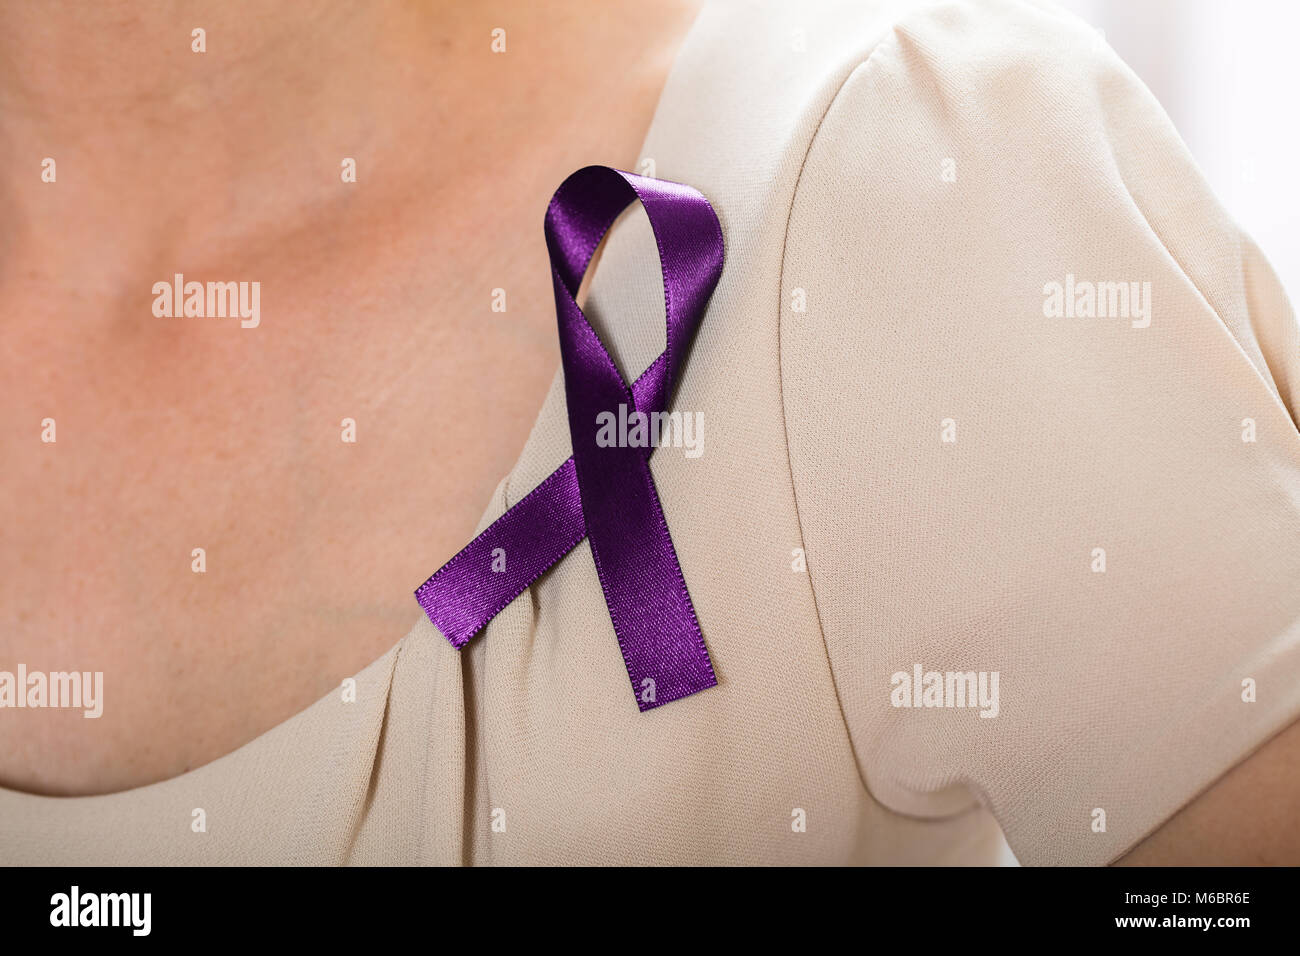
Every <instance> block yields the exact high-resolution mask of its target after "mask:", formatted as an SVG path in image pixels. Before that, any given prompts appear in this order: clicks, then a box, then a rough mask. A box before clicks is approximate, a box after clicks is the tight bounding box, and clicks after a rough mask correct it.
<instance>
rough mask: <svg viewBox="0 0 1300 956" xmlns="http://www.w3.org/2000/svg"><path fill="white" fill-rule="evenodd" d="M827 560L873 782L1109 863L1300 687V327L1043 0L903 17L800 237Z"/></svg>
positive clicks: (803, 510)
mask: <svg viewBox="0 0 1300 956" xmlns="http://www.w3.org/2000/svg"><path fill="white" fill-rule="evenodd" d="M782 296H783V300H782V306H781V317H780V343H781V389H782V396H783V402H784V409H785V415H786V430H787V439H788V443H789V453H790V466H791V471H792V476H793V481H794V487H795V498H796V502H797V507H798V514H799V521H800V530H801V534H802V536H803V546H804V548H805V551H806V556H807V569H808V573H809V575H810V576H811V583H812V585H813V591H814V594H815V597H816V604H817V609H818V615H819V617H820V621H821V625H822V628H823V633H824V636H825V640H826V643H827V648H828V652H829V654H830V658H831V662H832V670H833V673H834V677H835V683H836V690H837V693H838V694H839V697H840V702H841V706H842V707H843V709H844V713H845V718H846V720H847V722H848V725H849V728H850V734H851V737H852V741H853V745H854V752H855V756H856V758H857V760H858V762H859V765H860V769H861V771H862V774H863V777H864V779H865V780H866V782H867V785H868V787H869V788H870V790H871V791H872V793H873V794H874V795H875V797H876V798H877V799H878V800H879V801H881V802H882V803H884V804H886V805H887V806H889V807H891V808H893V809H894V810H897V811H899V812H901V813H906V814H911V815H916V816H931V817H940V816H946V815H950V814H954V813H957V812H959V811H961V810H962V809H964V808H965V807H968V806H970V805H971V804H972V803H975V802H981V803H983V804H985V805H986V806H988V807H989V808H990V809H991V810H992V811H993V813H994V815H995V816H996V817H997V819H998V821H999V822H1000V824H1001V826H1002V828H1003V830H1004V832H1005V833H1006V835H1007V838H1008V842H1009V843H1010V845H1011V847H1012V849H1013V850H1014V852H1015V853H1016V855H1017V857H1018V858H1019V859H1020V860H1021V862H1022V863H1026V864H1103V863H1107V862H1110V861H1112V860H1114V859H1116V858H1117V857H1119V856H1121V855H1122V854H1123V853H1124V852H1126V851H1127V850H1128V849H1129V848H1130V847H1131V846H1132V845H1133V844H1134V843H1136V842H1137V841H1138V840H1140V839H1141V838H1142V837H1143V836H1145V835H1146V834H1148V833H1149V832H1151V831H1152V830H1154V829H1155V828H1157V827H1158V826H1159V825H1160V824H1161V823H1162V822H1164V821H1165V820H1166V819H1168V818H1169V817H1170V816H1171V815H1173V814H1174V813H1175V812H1176V811H1177V810H1178V809H1179V808H1180V807H1181V806H1183V805H1184V804H1186V803H1187V802H1188V801H1190V800H1191V799H1192V798H1193V797H1195V796H1196V795H1197V794H1198V793H1199V792H1200V791H1202V790H1203V789H1205V788H1206V787H1208V786H1209V785H1210V784H1211V783H1213V782H1214V781H1215V779H1217V778H1218V777H1219V776H1221V775H1222V774H1223V773H1224V772H1225V771H1227V770H1228V769H1229V768H1231V767H1232V766H1233V765H1234V764H1236V763H1237V762H1239V761H1240V760H1241V759H1243V758H1244V757H1246V756H1247V755H1248V754H1249V753H1250V752H1251V751H1252V750H1253V749H1255V748H1257V747H1258V746H1259V745H1261V744H1263V743H1264V742H1265V741H1266V740H1267V739H1268V738H1269V737H1271V736H1272V735H1274V734H1275V733H1277V732H1278V731H1280V730H1282V729H1283V728H1284V727H1285V726H1287V725H1288V724H1289V723H1290V722H1292V721H1293V720H1295V719H1296V718H1297V715H1298V714H1300V434H1298V433H1297V428H1296V420H1297V419H1296V413H1297V408H1298V407H1300V405H1298V403H1300V335H1298V333H1297V326H1296V321H1295V316H1294V314H1293V312H1292V310H1291V308H1290V306H1289V305H1288V303H1287V301H1286V297H1285V295H1284V294H1283V292H1282V290H1281V288H1280V286H1279V284H1278V281H1277V279H1276V278H1275V276H1274V275H1273V273H1272V272H1271V270H1270V268H1269V266H1268V265H1267V263H1266V262H1265V260H1264V258H1263V256H1262V255H1261V254H1260V252H1259V250H1258V249H1257V248H1256V247H1255V246H1254V245H1253V244H1252V243H1251V241H1250V240H1249V239H1248V238H1247V237H1246V236H1244V235H1243V234H1242V232H1241V231H1240V229H1239V228H1238V227H1237V226H1236V225H1235V224H1234V223H1233V222H1232V221H1231V219H1230V218H1229V217H1228V216H1227V215H1226V214H1225V212H1224V210H1223V209H1222V208H1221V207H1220V205H1219V203H1218V202H1217V201H1216V199H1215V198H1214V196H1213V195H1212V193H1211V191H1210V189H1209V187H1208V185H1207V184H1206V182H1205V181H1204V179H1203V178H1202V176H1201V174H1200V173H1199V171H1198V170H1197V168H1196V166H1195V164H1194V162H1193V160H1192V158H1191V156H1190V155H1189V154H1188V151H1187V149H1186V147H1185V146H1184V144H1183V143H1182V142H1181V140H1180V139H1179V137H1178V135H1177V133H1176V132H1175V130H1174V128H1173V126H1172V124H1171V123H1170V121H1169V119H1168V117H1167V116H1166V115H1165V114H1164V112H1163V110H1162V109H1161V108H1160V106H1159V104H1158V103H1157V102H1156V101H1155V99H1154V98H1153V97H1152V95H1151V94H1150V92H1149V91H1148V90H1147V89H1146V88H1145V87H1144V86H1143V85H1142V83H1141V82H1140V81H1139V80H1138V79H1137V77H1136V76H1135V75H1134V74H1133V73H1132V72H1131V71H1130V70H1129V69H1128V68H1127V67H1126V66H1125V65H1124V64H1123V63H1122V62H1121V61H1120V60H1119V59H1118V58H1117V57H1116V55H1115V54H1114V53H1113V52H1112V51H1111V50H1110V49H1109V48H1107V47H1106V46H1105V44H1104V42H1103V41H1101V40H1100V38H1098V37H1097V36H1096V35H1095V34H1094V33H1093V32H1092V31H1091V30H1089V29H1088V28H1087V27H1086V26H1084V25H1083V24H1081V23H1079V22H1078V21H1076V20H1074V19H1073V18H1071V17H1068V16H1067V15H1065V14H1063V13H1060V12H1054V11H1052V10H1050V9H1048V8H1040V7H1038V6H1036V5H1034V4H1031V3H1025V2H1007V3H988V4H964V3H949V4H942V5H939V6H936V7H932V8H929V9H928V10H926V11H923V12H921V13H918V14H916V15H914V16H910V17H908V18H906V19H905V20H903V21H901V22H899V23H898V24H897V25H896V27H895V29H894V30H893V31H892V33H891V35H890V36H889V37H888V38H887V39H886V40H885V41H883V42H882V43H881V44H879V45H878V46H877V47H876V48H875V49H874V51H873V52H872V54H871V56H870V57H869V58H868V59H867V60H866V61H865V62H863V63H862V64H861V65H860V66H859V67H858V68H857V69H856V70H855V71H854V72H853V73H852V74H851V75H850V77H849V78H848V80H847V81H846V83H845V84H844V86H843V87H842V88H841V89H840V91H839V92H838V94H837V96H836V97H835V99H834V101H833V103H832V105H831V107H830V108H829V110H828V111H827V113H826V115H825V116H824V118H823V119H822V121H821V125H820V127H819V129H818V131H817V133H816V135H815V137H814V138H813V141H812V144H811V146H810V149H809V152H808V155H807V157H806V159H805V161H804V165H803V170H802V173H801V174H800V179H799V184H798V187H797V189H796V192H795V197H794V200H793V205H792V209H791V215H790V222H789V226H788V231H787V237H786V251H785V260H784V265H783V270H782Z"/></svg>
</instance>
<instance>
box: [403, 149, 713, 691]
mask: <svg viewBox="0 0 1300 956" xmlns="http://www.w3.org/2000/svg"><path fill="white" fill-rule="evenodd" d="M633 201H640V203H641V205H642V206H643V207H644V208H645V211H646V216H647V218H648V219H649V221H650V226H651V229H652V230H653V232H654V236H655V240H656V242H657V244H658V247H659V259H660V266H661V270H662V273H663V281H664V306H665V327H666V334H665V346H664V351H663V352H662V353H661V354H660V355H659V356H658V357H657V358H656V359H655V360H654V361H653V362H651V363H650V365H649V366H648V367H647V368H646V370H645V371H644V372H642V374H641V375H640V376H639V377H638V378H637V379H636V381H635V382H634V383H633V384H632V385H631V386H630V387H629V386H628V384H627V382H626V381H624V379H623V376H622V374H621V373H620V372H619V370H618V367H617V366H616V365H615V363H614V361H613V359H612V358H611V357H610V355H609V352H608V351H607V350H606V349H605V346H604V344H603V343H602V342H601V340H600V336H599V335H598V334H597V333H596V331H595V329H594V328H592V326H591V324H590V323H589V322H588V321H587V318H586V316H584V315H583V314H582V310H581V309H580V308H579V307H578V304H577V293H578V288H579V286H580V285H581V282H582V277H583V275H584V274H585V273H586V271H587V268H588V266H589V265H590V263H591V258H592V256H593V255H594V254H595V251H596V249H597V247H598V246H599V245H600V242H601V239H602V238H603V237H604V235H605V234H606V232H608V231H609V228H610V227H611V226H612V225H613V223H614V221H615V220H616V219H617V218H618V216H619V215H620V214H621V213H622V211H623V210H624V209H625V208H626V207H627V206H628V205H629V204H630V203H631V202H633ZM545 234H546V244H547V248H548V250H549V252H550V258H551V271H552V278H553V285H554V288H555V305H556V317H557V323H558V327H559V334H560V359H561V365H562V368H563V370H564V386H565V403H566V407H567V412H568V418H569V434H570V438H571V441H572V446H573V455H572V456H571V457H570V458H569V459H568V460H567V461H565V463H564V464H562V465H561V466H560V467H559V468H557V469H556V470H555V471H554V472H553V473H552V474H551V475H550V476H549V477H548V478H546V479H545V480H544V481H543V482H542V483H541V484H539V485H538V486H537V487H536V488H534V489H533V490H532V491H531V492H530V493H529V494H528V495H527V496H525V497H524V498H523V499H522V500H520V501H519V502H518V503H517V504H515V505H514V507H512V508H511V509H509V510H508V511H507V512H506V513H505V514H503V515H502V516H501V517H500V518H498V519H497V520H496V521H495V522H493V523H492V525H490V526H489V527H488V528H487V529H486V530H485V531H484V532H483V533H482V534H480V535H479V536H478V537H477V538H475V539H474V540H473V541H471V542H470V543H469V544H468V545H467V546H466V547H465V548H464V549H463V550H461V551H460V552H459V553H458V554H457V555H456V556H455V557H453V558H452V559H451V560H450V561H448V562H447V563H446V564H445V565H443V566H442V568H440V569H439V570H438V571H437V572H436V573H435V574H434V575H433V576H432V577H431V578H429V580H428V581H426V582H425V583H424V584H422V585H421V586H420V588H419V589H418V590H417V591H416V592H415V593H416V599H417V600H418V601H419V602H420V606H421V607H422V608H424V611H425V613H426V614H427V615H428V617H429V620H430V621H432V622H433V624H434V625H435V626H437V627H438V629H439V630H440V631H441V632H442V633H443V635H444V636H445V637H446V638H447V640H448V641H450V642H451V644H452V645H453V646H454V647H458V648H459V647H462V646H464V644H465V643H466V642H467V641H468V640H469V639H470V638H471V637H473V636H474V634H476V633H477V632H478V631H479V630H481V629H482V628H483V627H484V626H486V624H487V623H488V621H490V620H491V619H492V618H493V617H494V616H495V615H496V614H497V613H498V612H500V611H501V610H502V609H503V608H504V607H505V606H506V605H507V604H509V603H510V602H511V601H512V600H514V598H516V597H518V596H519V595H520V594H522V593H523V592H524V591H525V590H527V588H528V587H529V586H530V585H531V584H532V583H533V582H534V581H535V580H536V579H537V578H538V577H540V576H541V575H542V574H543V573H544V572H545V571H546V570H547V569H548V568H550V567H551V566H552V565H553V564H555V562H556V561H558V560H559V559H560V558H561V557H563V556H564V555H565V554H567V553H568V552H569V551H570V550H571V549H572V548H573V547H574V546H575V545H576V544H577V543H578V542H579V541H581V540H582V539H583V538H584V537H586V538H588V539H589V541H590V544H591V553H592V558H593V560H594V562H595V565H596V572H597V576H598V578H599V579H600V585H601V590H602V591H603V592H604V596H605V604H606V607H607V608H608V610H609V615H610V620H611V622H612V623H613V626H614V632H615V634H616V636H617V638H618V642H619V647H620V649H621V651H622V653H623V660H624V663H625V665H626V667H627V672H628V677H629V679H630V680H631V682H632V688H633V692H634V694H635V695H636V700H637V705H638V706H639V707H640V709H641V710H643V711H644V710H649V709H650V708H652V707H658V706H660V705H662V704H666V703H669V702H670V701H673V700H678V699H680V698H682V697H686V696H688V695H690V694H694V693H696V692H697V691H700V690H704V689H705V688H706V687H712V686H714V685H715V684H716V683H717V678H716V676H715V674H714V672H713V665H712V662H711V661H710V659H709V653H708V650H707V648H706V647H705V644H704V637H703V635H702V633H701V631H700V626H699V622H698V621H697V619H696V616H695V608H694V606H693V604H692V603H691V598H690V594H689V592H688V591H687V589H686V582H685V579H684V577H683V575H682V570H681V565H680V563H679V562H678V559H677V553H676V550H675V549H674V547H673V543H672V538H671V536H670V535H669V532H668V524H667V521H666V520H665V518H664V514H663V507H662V505H661V504H660V501H659V494H658V491H657V489H656V488H655V484H654V478H653V477H652V476H651V473H650V465H649V456H650V454H651V452H652V451H653V448H651V447H637V446H619V445H616V446H613V447H602V446H600V445H599V444H598V442H597V434H598V420H599V416H600V415H601V414H602V413H612V414H614V415H615V416H618V415H619V413H620V412H619V406H620V405H623V406H626V407H627V409H628V410H629V411H637V412H641V413H643V414H645V415H647V416H649V415H652V414H654V413H659V412H664V411H666V410H667V408H668V402H669V398H670V396H671V393H672V390H673V387H674V386H675V384H676V381H677V377H678V373H679V371H680V365H681V363H682V362H683V361H684V357H685V355H686V353H687V351H688V349H689V347H690V343H691V339H692V338H693V336H694V334H695V331H696V329H697V328H698V327H699V323H700V320H701V319H702V318H703V315H704V309H705V307H706V306H707V304H708V300H709V297H710V296H711V295H712V293H713V289H714V287H715V286H716V285H717V281H718V278H719V276H720V275H721V272H722V263H723V241H722V230H721V227H720V226H719V224H718V219H717V216H716V215H715V214H714V211H713V208H712V207H711V206H710V205H709V202H708V200H706V199H705V198H704V197H703V196H702V195H700V193H698V192H697V191H696V190H694V189H692V188H690V187H689V186H683V185H680V184H678V183H670V182H664V181H662V180H656V179H647V178H645V177H642V176H637V175H635V174H633V173H626V172H622V171H619V170H614V169H610V168H608V167H604V166H588V167H586V168H584V169H580V170H578V171H577V172H576V173H574V174H573V175H571V176H570V177H569V178H568V179H566V180H565V181H564V182H563V183H562V184H561V185H560V188H559V189H557V190H556V192H555V195H554V196H553V197H552V199H551V203H550V205H549V207H548V208H547V211H546V221H545ZM502 556H503V557H504V559H505V560H504V567H501V566H500V562H499V561H498V560H497V559H498V558H499V557H502Z"/></svg>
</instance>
